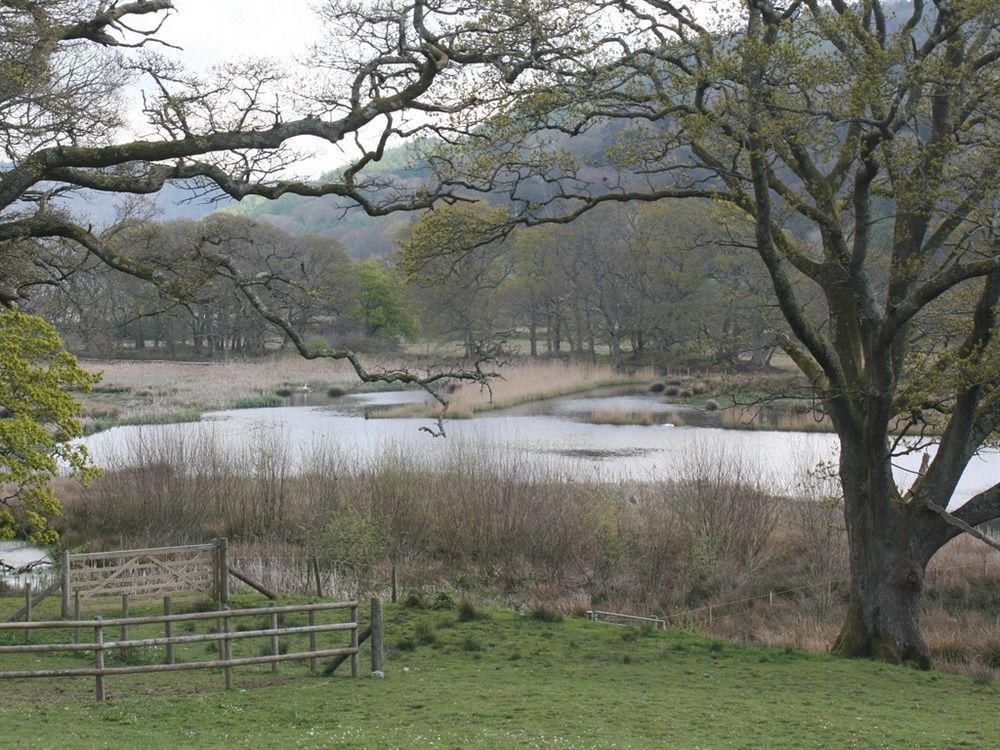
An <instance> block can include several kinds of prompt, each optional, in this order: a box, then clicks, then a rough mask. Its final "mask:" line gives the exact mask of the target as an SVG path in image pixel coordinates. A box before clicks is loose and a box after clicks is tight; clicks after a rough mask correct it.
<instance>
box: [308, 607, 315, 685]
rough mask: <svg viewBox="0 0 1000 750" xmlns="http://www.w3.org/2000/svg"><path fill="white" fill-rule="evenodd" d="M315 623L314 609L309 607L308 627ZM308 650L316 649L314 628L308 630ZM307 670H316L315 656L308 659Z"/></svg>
mask: <svg viewBox="0 0 1000 750" xmlns="http://www.w3.org/2000/svg"><path fill="white" fill-rule="evenodd" d="M315 625H316V610H314V609H310V610H309V627H313V626H315ZM309 650H310V651H315V650H316V631H315V630H310V631H309ZM309 670H310V671H312V672H315V671H316V657H315V656H314V657H313V658H311V659H310V660H309Z"/></svg>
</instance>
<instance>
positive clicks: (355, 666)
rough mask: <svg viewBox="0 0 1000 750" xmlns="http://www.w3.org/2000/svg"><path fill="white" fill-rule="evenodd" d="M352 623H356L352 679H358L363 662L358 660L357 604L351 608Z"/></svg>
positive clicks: (354, 628)
mask: <svg viewBox="0 0 1000 750" xmlns="http://www.w3.org/2000/svg"><path fill="white" fill-rule="evenodd" d="M351 622H353V623H354V627H353V628H351V648H353V649H354V653H353V654H351V677H357V676H359V675H360V674H361V660H360V659H359V658H358V605H357V604H355V605H354V606H353V607H351Z"/></svg>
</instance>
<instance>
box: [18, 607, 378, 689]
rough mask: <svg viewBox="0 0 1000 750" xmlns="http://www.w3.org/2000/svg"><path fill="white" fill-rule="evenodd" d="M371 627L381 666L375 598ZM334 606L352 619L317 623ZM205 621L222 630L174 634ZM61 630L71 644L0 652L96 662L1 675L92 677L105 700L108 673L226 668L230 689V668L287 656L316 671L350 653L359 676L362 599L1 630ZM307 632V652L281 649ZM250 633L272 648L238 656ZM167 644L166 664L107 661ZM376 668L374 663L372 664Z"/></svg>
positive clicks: (32, 624) (26, 646)
mask: <svg viewBox="0 0 1000 750" xmlns="http://www.w3.org/2000/svg"><path fill="white" fill-rule="evenodd" d="M371 605H372V629H373V630H374V629H375V628H376V625H377V629H378V632H379V634H380V637H379V638H377V639H375V638H373V639H372V664H373V665H376V664H377V665H379V669H381V664H382V662H383V655H382V653H381V652H382V638H381V632H382V627H383V626H382V608H381V605H380V603H379V602H378V601H377V600H374V599H373V600H372V602H371ZM332 610H348V611H349V613H350V619H349V621H347V622H334V623H319V624H317V622H316V614H317V613H319V612H326V611H332ZM287 614H307V615H308V616H309V624H308V625H299V626H287V627H286V626H284V625H279V615H287ZM262 615H267V616H269V618H270V627H267V628H256V629H254V630H242V631H235V632H234V631H232V630H231V629H230V621H231V620H232V619H233V618H235V617H260V616H262ZM203 620H215V621H217V622H218V623H220V624H221V628H220V630H219V631H218V632H212V633H195V634H189V635H173V624H174V623H178V622H197V621H203ZM155 624H162V625H163V626H164V633H165V634H164V635H163V636H157V637H153V638H129V637H128V635H127V634H128V629H129V628H130V627H136V626H140V625H155ZM108 628H120V629H121V631H120V632H121V634H122V637H121V638H119V639H118V640H105V633H106V631H107V629H108ZM52 629H63V630H73V631H74V632H75V634H76V635H75V636H74V641H73V642H72V643H38V644H32V643H24V644H11V645H0V655H2V654H23V653H60V652H82V651H93V652H94V666H92V667H74V668H60V669H21V670H4V671H0V679H23V678H34V677H94V678H95V687H94V695H95V697H96V699H97V700H99V701H102V700H104V699H105V696H106V694H105V686H104V678H105V677H106V676H109V675H125V674H141V673H154V672H172V671H181V670H191V669H216V668H222V669H223V672H224V675H225V684H226V688H227V689H229V688H231V687H232V668H233V667H237V666H246V665H252V664H271V665H272V669H273V670H277V667H278V664H279V663H280V662H283V661H304V660H309V661H310V663H311V664H310V666H311V667H312V669H313V670H315V669H316V662H317V660H318V659H320V658H324V657H349V658H350V660H351V676H352V677H357V676H358V674H359V671H360V666H359V653H360V648H359V640H358V602H356V601H346V602H323V603H318V604H288V605H272V606H266V607H247V608H241V609H229V608H225V609H221V610H214V611H210V612H187V613H183V614H176V615H175V614H164V615H151V616H143V617H117V618H108V619H104V618H102V617H96V618H94V619H86V620H83V619H76V620H49V621H39V622H19V623H0V632H2V631H10V630H15V631H17V630H23V631H24V632H25V640H28V637H29V634H30V632H31V631H36V630H52ZM81 629H92V630H93V631H94V637H93V640H92V641H91V642H89V643H81V642H80V641H79V632H80V630H81ZM344 631H346V632H347V633H348V635H349V638H350V641H349V644H348V645H346V646H337V647H332V648H318V647H317V644H316V636H317V634H319V633H327V632H344ZM291 635H308V636H309V645H308V649H307V650H304V651H296V652H288V653H280V650H279V644H278V638H279V637H281V636H291ZM249 638H268V639H270V644H271V653H270V654H264V655H260V656H245V657H236V658H234V657H233V655H232V642H233V641H240V640H245V639H249ZM213 641H214V642H217V643H218V651H219V658H217V659H210V660H203V661H189V662H177V661H175V658H174V646H177V645H182V644H191V643H211V642H213ZM158 646H165V647H166V650H165V653H164V659H165V663H163V664H137V665H129V666H121V667H108V666H105V665H104V655H105V653H106V652H107V651H111V650H124V649H129V648H145V647H158ZM373 669H374V667H373Z"/></svg>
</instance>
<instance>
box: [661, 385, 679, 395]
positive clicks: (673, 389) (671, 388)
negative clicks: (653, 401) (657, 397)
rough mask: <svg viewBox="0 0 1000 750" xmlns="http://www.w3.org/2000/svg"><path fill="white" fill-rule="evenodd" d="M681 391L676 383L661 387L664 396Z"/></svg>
mask: <svg viewBox="0 0 1000 750" xmlns="http://www.w3.org/2000/svg"><path fill="white" fill-rule="evenodd" d="M680 392H681V389H680V388H679V387H678V386H676V385H668V386H667V387H666V388H664V389H663V395H664V396H676V395H677V394H679V393H680Z"/></svg>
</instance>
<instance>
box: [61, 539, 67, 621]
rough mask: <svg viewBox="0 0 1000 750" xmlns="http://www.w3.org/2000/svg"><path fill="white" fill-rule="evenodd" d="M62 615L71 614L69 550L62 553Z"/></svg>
mask: <svg viewBox="0 0 1000 750" xmlns="http://www.w3.org/2000/svg"><path fill="white" fill-rule="evenodd" d="M62 616H63V617H68V616H69V550H63V554H62Z"/></svg>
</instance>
